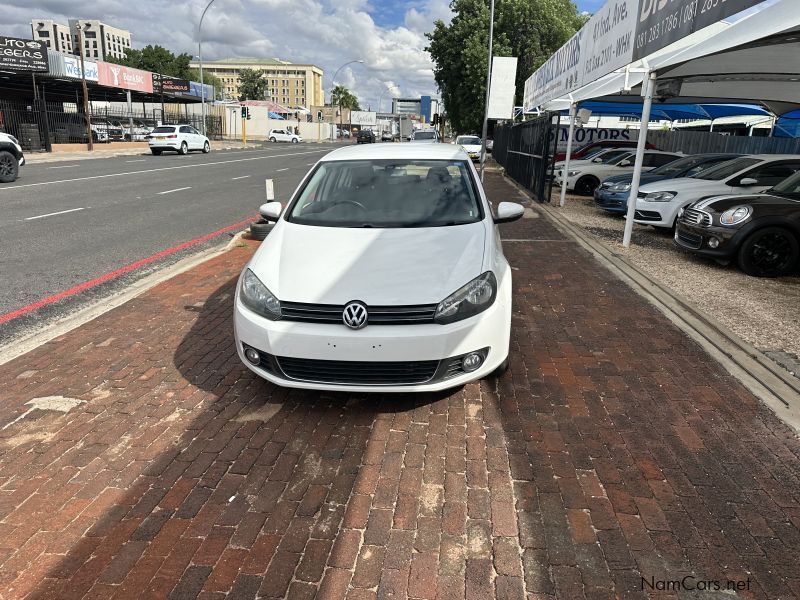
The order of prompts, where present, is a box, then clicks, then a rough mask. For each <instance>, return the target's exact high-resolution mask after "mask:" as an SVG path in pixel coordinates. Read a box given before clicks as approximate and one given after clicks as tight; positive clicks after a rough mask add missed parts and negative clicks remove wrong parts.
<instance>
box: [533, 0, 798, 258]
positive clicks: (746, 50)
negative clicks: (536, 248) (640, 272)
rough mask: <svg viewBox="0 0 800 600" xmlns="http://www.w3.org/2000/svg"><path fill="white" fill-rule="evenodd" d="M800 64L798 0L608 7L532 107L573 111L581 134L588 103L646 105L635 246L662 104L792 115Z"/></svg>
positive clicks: (544, 78)
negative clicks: (645, 168)
mask: <svg viewBox="0 0 800 600" xmlns="http://www.w3.org/2000/svg"><path fill="white" fill-rule="evenodd" d="M798 56H800V10H798V6H797V0H727V1H726V2H714V1H713V0H672V1H670V2H658V1H656V0H609V1H608V2H607V3H606V4H605V5H604V6H603V8H602V9H601V10H599V11H598V12H597V13H596V14H595V15H594V16H593V17H592V18H591V19H590V21H589V22H588V23H587V24H586V25H585V26H584V27H583V28H582V29H581V30H580V31H579V32H578V33H576V34H575V36H573V38H571V39H570V40H569V41H568V42H567V43H566V44H565V45H564V46H563V47H562V48H560V49H559V50H558V51H557V52H556V53H555V54H554V55H553V56H552V57H551V58H550V59H548V61H547V62H545V64H544V65H542V67H541V68H540V69H538V70H537V71H536V72H535V73H534V74H533V75H532V76H531V77H530V78H529V79H528V81H526V84H525V97H524V106H525V110H526V112H527V111H532V110H534V109H536V108H537V107H538V108H541V109H544V110H560V109H564V108H567V107H569V108H571V114H572V115H573V119H572V120H571V127H570V130H571V131H572V129H573V127H572V125H573V124H574V115H575V112H576V108H577V104H578V103H579V102H582V101H586V100H599V99H602V101H603V102H606V103H610V102H619V103H627V104H630V103H632V102H636V101H637V100H638V99H639V97H640V96H641V97H644V104H643V109H642V131H641V133H640V136H639V139H640V143H639V147H638V152H637V161H636V167H637V168H636V171H635V173H634V180H633V182H632V186H631V196H630V197H631V198H632V199H633V200H632V201H629V202H628V208H629V210H628V222H627V223H626V228H625V239H624V243H625V245H628V244H629V242H630V231H631V228H632V224H633V212H634V210H635V205H636V202H635V198H636V195H637V194H638V187H639V175H640V173H641V157H642V152H643V151H644V147H645V138H646V133H647V124H648V122H649V118H650V111H651V108H652V103H653V101H655V102H656V106H657V107H659V108H660V107H662V106H666V105H670V104H678V105H680V104H683V105H686V104H722V103H731V102H746V103H748V104H759V105H761V106H763V107H764V108H765V109H767V110H768V111H769V112H770V113H772V114H774V115H777V116H780V115H784V114H786V113H789V112H791V111H793V110H796V109H797V108H798V106H800V61H798V59H797V57H798ZM621 114H625V113H624V112H621ZM570 142H571V135H570ZM570 150H571V143H569V144H568V153H569V151H570ZM568 160H569V156H567V161H568ZM562 204H563V190H562Z"/></svg>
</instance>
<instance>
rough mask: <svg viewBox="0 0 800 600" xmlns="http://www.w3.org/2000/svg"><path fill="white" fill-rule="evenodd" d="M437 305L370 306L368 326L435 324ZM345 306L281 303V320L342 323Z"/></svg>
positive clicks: (368, 309) (368, 308)
mask: <svg viewBox="0 0 800 600" xmlns="http://www.w3.org/2000/svg"><path fill="white" fill-rule="evenodd" d="M436 306H437V305H436V304H418V305H414V306H368V307H367V313H368V315H369V316H368V317H367V324H368V325H421V324H425V323H433V316H434V315H435V314H436ZM343 312H344V305H341V304H306V303H303V302H283V301H281V315H282V316H281V318H282V319H283V320H284V321H300V322H303V323H336V324H341V323H342V313H343Z"/></svg>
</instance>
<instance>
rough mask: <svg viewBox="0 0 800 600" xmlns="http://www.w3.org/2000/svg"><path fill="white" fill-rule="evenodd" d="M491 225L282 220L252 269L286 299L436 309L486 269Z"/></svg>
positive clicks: (277, 294) (288, 300)
mask: <svg viewBox="0 0 800 600" xmlns="http://www.w3.org/2000/svg"><path fill="white" fill-rule="evenodd" d="M485 239H486V226H485V225H484V223H483V222H482V221H480V222H477V223H471V224H469V225H456V226H452V227H426V228H391V229H378V228H363V229H362V228H346V227H313V226H308V225H299V224H296V223H290V222H288V221H281V222H280V223H279V224H278V225H276V226H275V228H274V229H273V230H272V232H271V233H270V235H269V237H268V238H267V240H266V241H265V242H264V244H263V246H262V247H261V248H260V249H259V251H258V253H257V254H256V255H255V257H254V258H253V260H252V262H251V264H250V269H251V270H252V271H253V272H254V273H255V274H256V276H258V278H259V279H260V280H261V281H262V282H263V283H264V285H266V286H267V287H268V288H269V289H270V291H271V292H272V293H273V294H275V295H276V296H277V297H278V298H279V299H280V300H283V301H287V302H308V303H318V304H345V303H346V302H349V301H351V300H361V301H363V302H365V303H366V304H368V305H373V306H383V305H398V304H435V303H438V302H441V301H442V300H444V298H446V297H447V296H449V295H450V294H452V293H453V292H454V291H456V290H457V289H458V288H460V287H461V286H463V285H464V284H465V283H467V282H468V281H470V280H471V279H474V278H475V277H477V276H478V275H480V274H481V273H482V272H483V254H484V243H485Z"/></svg>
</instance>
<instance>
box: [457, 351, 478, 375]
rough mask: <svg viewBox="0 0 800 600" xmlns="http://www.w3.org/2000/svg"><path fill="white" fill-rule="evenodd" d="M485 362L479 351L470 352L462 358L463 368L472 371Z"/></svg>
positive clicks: (468, 371)
mask: <svg viewBox="0 0 800 600" xmlns="http://www.w3.org/2000/svg"><path fill="white" fill-rule="evenodd" d="M482 364H483V356H481V354H480V353H478V352H470V353H469V354H467V355H466V356H465V357H464V358H462V359H461V368H462V369H464V371H465V372H467V373H470V372H472V371H474V370H475V369H477V368H478V367H480V366H481V365H482Z"/></svg>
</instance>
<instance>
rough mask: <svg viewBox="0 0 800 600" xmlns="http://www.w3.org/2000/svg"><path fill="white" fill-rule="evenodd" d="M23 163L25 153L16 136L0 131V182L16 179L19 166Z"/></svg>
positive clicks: (9, 181)
mask: <svg viewBox="0 0 800 600" xmlns="http://www.w3.org/2000/svg"><path fill="white" fill-rule="evenodd" d="M24 164H25V154H24V153H23V152H22V146H21V145H20V143H19V141H18V140H17V138H15V137H14V136H13V135H10V134H8V133H2V132H0V183H11V182H12V181H16V179H17V176H18V175H19V168H20V167H21V166H22V165H24Z"/></svg>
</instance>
